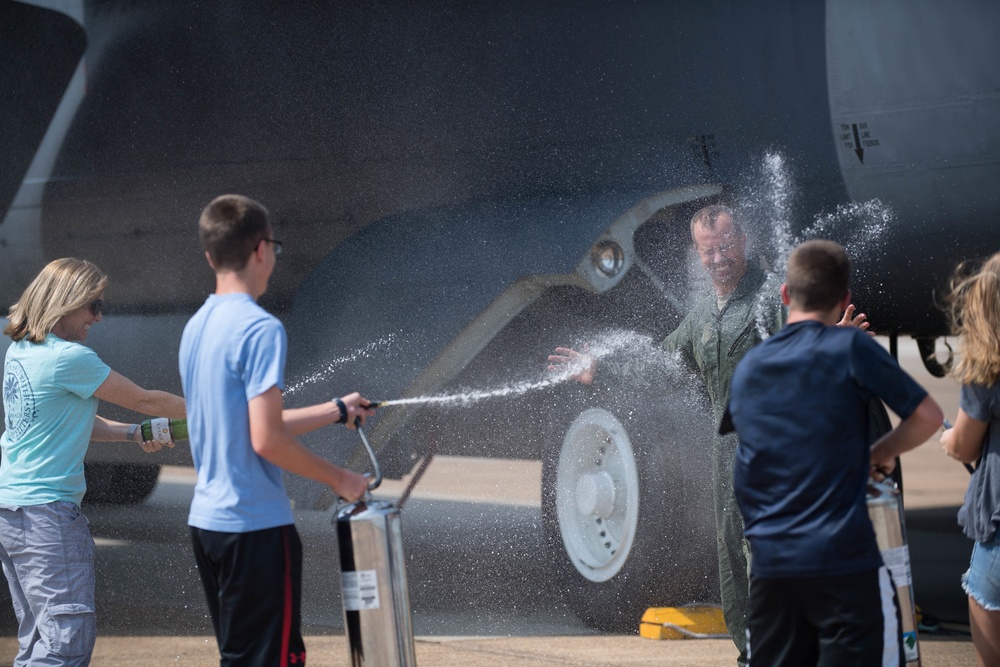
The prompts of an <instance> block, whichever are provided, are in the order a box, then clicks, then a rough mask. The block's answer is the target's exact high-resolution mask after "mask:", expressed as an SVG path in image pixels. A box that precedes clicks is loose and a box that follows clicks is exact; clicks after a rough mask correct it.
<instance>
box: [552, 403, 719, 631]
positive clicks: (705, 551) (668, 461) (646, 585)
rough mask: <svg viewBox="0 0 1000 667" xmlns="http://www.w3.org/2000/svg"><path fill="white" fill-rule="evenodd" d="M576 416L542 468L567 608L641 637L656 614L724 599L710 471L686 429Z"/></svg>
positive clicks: (614, 415)
mask: <svg viewBox="0 0 1000 667" xmlns="http://www.w3.org/2000/svg"><path fill="white" fill-rule="evenodd" d="M656 406H658V407H659V409H660V411H661V412H663V411H665V410H666V408H664V407H663V406H664V404H663V397H660V401H657V402H656ZM574 412H575V417H574V418H573V419H572V420H571V421H570V422H569V424H568V425H567V426H566V427H565V428H564V429H562V435H561V437H556V438H553V439H552V441H551V442H553V443H554V444H555V446H553V447H552V448H551V450H550V452H549V455H548V456H546V458H545V460H544V461H543V468H542V514H543V524H544V527H545V532H546V544H547V548H548V562H549V563H550V564H551V566H552V567H553V569H554V576H555V578H556V581H557V584H558V587H559V589H560V591H562V593H563V595H564V598H565V600H566V602H567V604H568V605H569V606H571V607H572V608H573V609H574V611H575V612H576V613H577V614H578V615H579V616H580V617H581V619H583V620H584V621H585V622H587V623H588V624H589V625H592V626H593V627H596V628H599V629H601V630H606V631H612V632H628V633H636V632H638V629H639V622H640V619H641V618H642V614H643V612H644V611H645V610H646V608H648V607H653V606H675V605H679V604H683V603H686V602H691V601H694V600H698V601H705V600H706V599H709V598H711V599H717V597H718V592H717V591H718V582H717V576H715V575H714V573H715V572H716V571H717V569H716V562H717V559H716V557H715V531H714V525H713V520H712V513H711V506H710V495H709V494H708V491H707V489H708V485H709V484H710V473H709V469H708V467H707V463H706V464H705V465H704V466H703V467H702V466H700V465H698V464H697V461H698V460H699V459H700V458H701V457H700V456H698V455H695V456H689V454H688V453H686V452H684V451H682V447H681V446H680V444H681V441H682V440H683V439H684V438H685V436H684V434H683V430H673V431H672V430H671V429H665V428H664V425H665V420H664V419H662V415H661V416H660V418H657V415H656V410H653V409H647V410H644V409H641V408H637V407H631V408H629V409H627V410H615V409H609V408H606V407H601V406H595V405H584V406H582V407H581V408H580V409H578V410H577V411H574ZM668 435H669V436H670V437H668ZM699 446H700V447H703V446H704V445H703V444H702V445H699ZM700 453H701V454H703V453H704V452H703V451H702V452H700ZM705 460H706V461H707V458H706V459H705ZM699 467H700V468H701V470H697V468H699ZM706 596H707V597H706Z"/></svg>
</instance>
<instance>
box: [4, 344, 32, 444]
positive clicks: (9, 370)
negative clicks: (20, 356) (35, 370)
mask: <svg viewBox="0 0 1000 667" xmlns="http://www.w3.org/2000/svg"><path fill="white" fill-rule="evenodd" d="M3 370H4V373H3V409H4V412H5V413H6V416H7V419H6V421H7V437H8V438H9V439H10V441H11V442H16V441H17V440H19V439H20V438H21V436H22V435H24V433H25V431H27V430H28V427H29V426H31V424H32V422H34V421H35V418H36V417H37V416H38V412H37V411H36V410H35V393H34V392H33V391H32V390H31V382H29V381H28V374H27V373H25V372H24V366H22V365H21V363H20V362H19V361H8V362H7V364H6V366H5V367H4V369H3Z"/></svg>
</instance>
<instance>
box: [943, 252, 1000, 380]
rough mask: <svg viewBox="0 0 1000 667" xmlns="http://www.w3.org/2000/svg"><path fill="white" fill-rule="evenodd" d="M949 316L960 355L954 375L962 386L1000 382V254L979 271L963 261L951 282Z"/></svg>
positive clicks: (989, 260)
mask: <svg viewBox="0 0 1000 667" xmlns="http://www.w3.org/2000/svg"><path fill="white" fill-rule="evenodd" d="M948 315H949V318H950V320H951V326H952V331H953V332H954V333H955V334H956V335H957V336H958V337H959V343H960V349H961V352H960V356H959V359H958V363H957V364H955V367H954V368H953V369H952V371H951V374H952V376H953V377H955V378H956V379H957V380H958V381H959V382H961V383H962V384H980V385H984V386H987V387H989V386H992V385H994V384H996V382H997V380H998V379H1000V253H997V254H995V255H993V256H992V257H990V258H989V259H988V260H986V261H985V262H984V263H983V264H982V266H981V267H979V269H978V270H975V263H970V262H963V263H962V264H960V265H959V266H958V268H957V269H956V270H955V274H954V276H952V279H951V293H950V295H949V297H948Z"/></svg>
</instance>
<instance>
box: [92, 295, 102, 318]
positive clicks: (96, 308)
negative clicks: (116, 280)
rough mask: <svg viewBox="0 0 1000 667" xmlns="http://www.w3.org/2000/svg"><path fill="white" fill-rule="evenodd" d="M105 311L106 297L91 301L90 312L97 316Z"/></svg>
mask: <svg viewBox="0 0 1000 667" xmlns="http://www.w3.org/2000/svg"><path fill="white" fill-rule="evenodd" d="M103 312H104V299H97V300H96V301H91V302H90V314H91V315H93V316H94V317H97V316H98V315H100V314H101V313H103Z"/></svg>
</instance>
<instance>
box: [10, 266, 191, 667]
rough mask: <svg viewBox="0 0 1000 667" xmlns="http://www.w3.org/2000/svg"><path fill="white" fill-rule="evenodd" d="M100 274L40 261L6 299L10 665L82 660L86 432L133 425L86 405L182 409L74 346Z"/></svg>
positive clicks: (96, 317)
mask: <svg viewBox="0 0 1000 667" xmlns="http://www.w3.org/2000/svg"><path fill="white" fill-rule="evenodd" d="M107 283H108V278H107V276H105V275H104V274H103V273H102V272H101V270H100V269H98V268H97V267H96V266H94V265H93V264H91V263H90V262H87V261H85V260H80V259H73V258H66V259H58V260H55V261H53V262H51V263H49V264H48V265H47V266H46V267H45V268H44V269H42V271H41V273H39V274H38V276H36V277H35V279H34V280H32V282H31V284H30V285H28V287H27V289H25V291H24V294H22V295H21V299H20V300H19V301H18V302H17V303H16V304H14V305H13V306H11V308H10V315H9V320H10V323H9V324H8V325H7V327H6V328H4V331H3V332H4V334H6V335H8V336H10V337H11V339H12V340H13V342H12V343H11V345H10V347H9V348H8V349H7V356H6V359H5V362H4V372H3V404H4V411H5V413H6V418H5V423H4V429H5V430H4V432H3V435H0V450H2V459H0V564H2V566H3V570H4V574H5V575H6V577H7V582H8V585H9V586H10V592H11V599H12V602H13V606H14V613H15V615H16V616H17V622H18V654H17V657H16V659H15V661H14V662H15V664H31V663H34V662H35V661H39V662H44V663H45V664H61V665H78V664H79V665H85V664H87V663H88V662H89V661H90V655H91V653H92V652H93V649H94V641H95V638H96V627H97V626H96V619H95V613H94V540H93V538H92V537H91V535H90V529H89V527H88V524H87V519H86V518H85V517H84V516H83V514H82V512H81V511H80V503H81V501H82V500H83V495H84V493H85V491H86V483H85V481H84V475H83V459H84V456H85V455H86V453H87V447H88V446H89V445H90V442H91V441H92V440H97V441H107V442H110V441H126V442H127V441H132V442H135V443H136V444H137V445H140V446H142V447H143V449H144V450H146V451H147V452H154V451H157V450H158V449H160V447H161V445H160V444H159V443H157V442H142V441H141V434H140V433H139V431H138V424H123V423H120V422H115V421H111V420H108V419H105V418H103V417H100V416H98V415H97V406H98V402H99V400H105V401H109V402H111V403H115V404H117V405H120V406H122V407H125V408H129V409H131V410H135V411H136V412H140V413H144V414H147V415H159V416H166V417H176V418H180V417H184V415H185V409H184V399H183V398H181V397H179V396H175V395H173V394H169V393H167V392H163V391H154V390H146V389H142V388H141V387H138V386H136V385H135V384H134V383H133V382H131V381H130V380H128V379H126V378H125V377H123V376H122V375H120V374H118V373H116V372H115V371H113V370H111V369H110V368H109V367H108V365H107V364H105V363H104V362H103V361H101V360H100V358H98V356H97V354H95V353H94V351H93V350H91V349H90V348H89V347H86V346H84V345H82V344H81V343H83V342H84V341H86V339H87V332H88V331H89V330H90V327H91V326H93V325H94V324H96V323H97V322H100V321H101V319H102V313H103V308H104V288H105V287H106V286H107Z"/></svg>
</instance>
